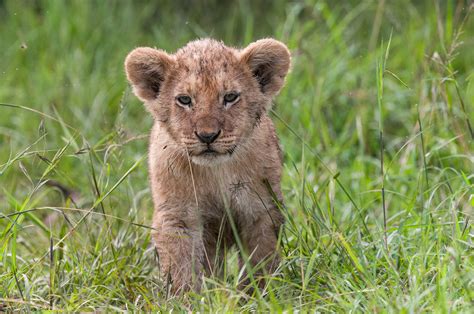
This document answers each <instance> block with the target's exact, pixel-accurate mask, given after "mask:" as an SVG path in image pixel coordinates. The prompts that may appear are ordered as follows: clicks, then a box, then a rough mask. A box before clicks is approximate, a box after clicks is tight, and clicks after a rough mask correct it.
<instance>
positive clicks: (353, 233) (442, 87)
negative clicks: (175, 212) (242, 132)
mask: <svg viewBox="0 0 474 314" xmlns="http://www.w3.org/2000/svg"><path fill="white" fill-rule="evenodd" d="M472 11H473V6H472V5H471V4H470V3H469V1H454V0H447V1H408V0H402V1H372V0H363V1H344V2H342V1H340V2H339V1H338V2H334V1H326V0H307V1H295V2H285V1H283V0H276V1H258V2H257V1H239V2H233V3H230V4H229V3H224V2H219V1H215V0H207V1H202V2H200V3H199V4H195V3H193V4H192V5H191V4H190V3H189V2H188V1H185V0H179V1H174V2H169V3H148V2H147V1H134V2H131V1H120V2H119V1H37V2H29V1H13V0H6V1H0V21H1V22H0V49H1V51H2V57H1V58H0V311H2V310H13V309H14V310H40V309H54V310H67V311H85V310H92V309H102V310H105V309H109V310H121V311H128V310H142V311H146V310H158V309H161V310H164V311H166V310H171V309H180V310H193V311H201V312H207V311H213V312H223V311H229V312H230V311H254V310H259V311H277V312H279V311H285V310H291V309H298V310H302V311H307V310H318V311H331V312H348V311H366V312H369V311H370V312H448V311H455V312H458V311H459V312H469V311H471V309H472V306H473V304H474V268H473V265H474V251H473V249H474V247H473V237H474V233H473V228H472V216H473V214H474V211H473V208H474V196H473V195H474V187H473V180H474V171H473V170H474V167H473V163H474V154H473V151H474V147H473V141H474V136H473V131H472V129H473V119H474V108H473V103H474V84H473V75H474V74H473V73H474V72H473V67H472V65H473V64H474V53H473V51H474V21H473V19H472V16H471V15H472ZM205 36H210V37H215V38H218V39H222V40H224V41H225V42H226V43H227V44H229V45H235V46H245V45H247V44H248V43H250V42H251V41H253V40H256V39H258V38H261V37H265V36H272V37H275V38H277V39H280V40H282V41H284V42H286V43H287V44H288V46H289V47H290V49H291V51H292V55H293V67H292V71H291V73H290V75H289V77H288V80H287V84H286V87H285V88H284V90H283V91H282V93H281V94H280V96H278V98H277V99H276V100H275V107H274V109H273V112H272V116H273V118H274V121H275V124H276V126H277V129H278V133H279V135H280V139H281V144H282V146H283V149H284V151H285V163H284V176H283V182H282V186H283V193H284V196H285V206H284V207H283V210H284V213H285V216H286V218H287V223H286V224H285V228H284V230H283V232H282V235H281V237H282V244H281V252H282V255H283V259H282V264H281V266H280V268H279V275H278V276H275V277H272V278H271V279H270V280H269V281H268V286H267V287H266V289H264V290H263V291H258V290H257V291H255V294H254V295H250V296H248V295H246V294H244V293H242V292H241V291H239V290H238V289H237V282H238V277H239V274H240V272H241V269H239V268H238V266H237V262H236V257H237V255H236V252H234V251H232V252H229V253H228V254H227V263H226V265H225V270H224V274H225V275H224V277H223V278H219V277H212V278H207V279H206V280H205V283H204V285H205V287H204V289H203V291H202V292H201V293H190V294H187V295H185V296H182V297H177V298H170V297H168V295H167V293H166V278H165V279H163V278H161V277H160V276H159V273H158V270H157V268H156V263H157V258H158V257H157V256H156V254H155V252H154V250H153V246H152V243H151V240H150V219H151V214H152V203H151V199H150V194H149V190H148V179H147V169H146V162H145V158H146V151H147V134H148V131H149V128H150V126H151V118H150V117H149V116H148V114H147V113H146V112H145V110H144V109H143V107H142V105H141V104H140V103H139V101H138V100H137V99H135V97H133V96H132V95H131V93H130V89H129V87H128V86H127V83H126V81H125V77H124V73H123V66H122V64H123V59H124V57H125V55H126V54H127V52H128V51H130V50H131V49H133V48H134V47H136V46H139V45H140V46H145V45H148V46H157V47H160V48H163V49H166V50H168V51H174V50H176V49H177V48H179V47H180V46H182V45H184V44H185V43H186V42H187V41H188V40H191V39H194V38H197V37H205Z"/></svg>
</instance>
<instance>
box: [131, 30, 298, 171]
mask: <svg viewBox="0 0 474 314" xmlns="http://www.w3.org/2000/svg"><path fill="white" fill-rule="evenodd" d="M289 66H290V53H289V51H288V49H287V48H286V46H285V45H284V44H282V43H281V42H279V41H276V40H274V39H262V40H259V41H256V42H254V43H252V44H250V45H249V46H248V47H246V48H244V49H241V50H239V49H235V48H230V47H226V46H225V45H224V44H223V43H221V42H218V41H215V40H211V39H203V40H197V41H193V42H190V43H188V44H187V45H186V46H185V47H183V48H181V49H180V50H178V51H177V52H176V53H175V54H167V53H166V52H164V51H163V50H157V49H153V48H137V49H135V50H133V51H132V52H130V54H129V55H128V56H127V58H126V60H125V70H126V72H127V78H128V80H129V82H130V83H131V85H132V87H133V91H134V93H135V95H137V97H138V98H140V99H141V100H142V101H143V102H144V103H145V105H146V107H147V108H148V110H149V111H150V112H151V113H152V115H153V117H154V118H155V120H157V121H159V123H160V125H161V126H162V127H163V128H165V129H166V130H167V132H168V133H169V135H170V137H171V138H172V139H173V141H175V142H176V144H177V145H178V146H179V147H181V148H183V150H185V151H187V153H188V154H189V156H191V160H192V161H193V162H194V163H197V164H202V165H212V164H215V163H218V162H222V161H225V160H230V159H231V158H232V156H233V154H234V152H237V151H238V150H239V149H240V148H241V147H242V145H243V144H245V142H246V141H247V140H248V139H249V138H250V137H251V136H252V133H253V131H254V129H255V127H256V126H257V125H258V123H259V121H260V117H261V116H262V115H263V114H265V113H266V111H267V110H268V109H269V108H270V106H271V102H272V98H273V97H274V96H275V95H276V94H277V93H278V92H279V91H280V89H281V88H282V86H283V83H284V79H285V76H286V74H287V73H288V69H289Z"/></svg>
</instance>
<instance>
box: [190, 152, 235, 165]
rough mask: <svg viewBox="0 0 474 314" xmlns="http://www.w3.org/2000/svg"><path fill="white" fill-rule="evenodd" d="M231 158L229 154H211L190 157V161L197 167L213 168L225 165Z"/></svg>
mask: <svg viewBox="0 0 474 314" xmlns="http://www.w3.org/2000/svg"><path fill="white" fill-rule="evenodd" d="M232 158H233V156H232V155H231V154H220V153H216V152H213V153H203V154H199V155H194V156H191V161H192V162H193V163H194V164H196V165H199V166H204V167H213V166H217V165H221V164H223V163H226V162H228V161H230V160H232Z"/></svg>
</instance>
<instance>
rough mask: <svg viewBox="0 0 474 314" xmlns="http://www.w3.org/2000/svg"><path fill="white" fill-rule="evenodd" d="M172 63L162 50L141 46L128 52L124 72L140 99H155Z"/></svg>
mask: <svg viewBox="0 0 474 314" xmlns="http://www.w3.org/2000/svg"><path fill="white" fill-rule="evenodd" d="M173 63H174V60H173V59H172V57H171V56H170V55H168V54H167V53H166V52H164V51H162V50H157V49H153V48H145V47H141V48H136V49H135V50H133V51H132V52H130V53H129V54H128V56H127V58H126V59H125V72H127V79H128V81H129V82H130V84H132V87H133V92H134V93H135V95H137V97H138V98H140V100H142V101H151V100H153V99H155V98H156V97H157V96H158V94H159V93H160V91H161V86H162V84H163V81H164V80H165V79H166V77H167V76H168V74H169V72H170V70H171V68H172V66H173Z"/></svg>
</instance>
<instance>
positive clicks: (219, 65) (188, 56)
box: [175, 39, 239, 75]
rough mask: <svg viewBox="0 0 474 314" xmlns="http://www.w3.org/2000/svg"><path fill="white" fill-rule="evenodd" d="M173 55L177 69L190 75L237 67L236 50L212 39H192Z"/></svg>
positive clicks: (223, 70)
mask: <svg viewBox="0 0 474 314" xmlns="http://www.w3.org/2000/svg"><path fill="white" fill-rule="evenodd" d="M175 57H176V61H177V63H178V67H179V69H180V70H182V71H184V72H187V73H188V74H190V75H192V74H198V75H206V74H214V75H215V74H217V73H218V72H224V73H225V72H230V71H235V70H237V69H238V67H239V59H238V50H236V49H234V48H230V47H227V46H225V45H224V44H223V43H222V42H219V41H216V40H212V39H201V40H196V41H192V42H190V43H188V44H187V45H186V46H184V47H183V48H181V49H180V50H178V51H177V52H176V54H175Z"/></svg>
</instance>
